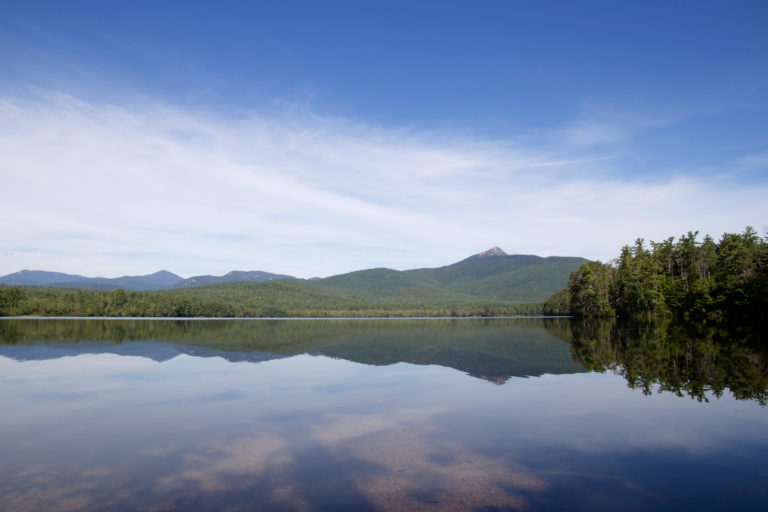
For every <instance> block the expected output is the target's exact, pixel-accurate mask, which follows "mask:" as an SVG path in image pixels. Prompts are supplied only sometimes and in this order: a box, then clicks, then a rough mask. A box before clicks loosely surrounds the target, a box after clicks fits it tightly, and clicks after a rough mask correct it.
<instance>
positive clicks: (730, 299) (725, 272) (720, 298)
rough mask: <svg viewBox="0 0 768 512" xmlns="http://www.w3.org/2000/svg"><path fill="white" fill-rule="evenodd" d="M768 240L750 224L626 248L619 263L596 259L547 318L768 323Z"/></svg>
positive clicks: (554, 299) (553, 301)
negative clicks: (717, 238) (714, 235)
mask: <svg viewBox="0 0 768 512" xmlns="http://www.w3.org/2000/svg"><path fill="white" fill-rule="evenodd" d="M767 263H768V238H766V237H760V236H758V234H757V232H756V231H755V230H754V229H753V228H751V227H747V228H746V229H745V230H744V231H743V232H742V233H725V234H724V235H723V236H722V238H721V239H720V241H719V242H715V241H714V240H713V239H712V237H710V236H709V235H707V236H705V237H704V238H703V240H701V241H699V240H698V232H690V231H689V232H688V233H687V234H685V235H683V236H681V237H679V238H678V239H677V240H675V239H674V237H671V238H667V239H666V240H664V241H662V242H653V241H652V242H651V243H650V247H646V245H645V243H644V240H643V239H638V240H637V241H635V244H634V245H633V246H624V247H623V248H622V249H621V254H620V255H619V257H618V258H617V259H616V260H613V261H610V262H608V263H602V262H600V261H590V262H587V263H584V264H583V265H581V266H580V267H579V268H578V269H577V270H576V271H574V272H573V273H571V275H570V279H569V281H568V287H567V288H566V289H564V290H561V291H559V292H557V293H556V294H554V295H552V296H551V297H550V298H549V299H547V301H546V303H545V305H544V312H545V314H564V315H573V316H576V317H581V318H620V319H637V318H641V317H649V318H650V317H662V316H670V317H675V318H717V319H730V320H737V319H745V318H748V319H749V320H750V321H753V322H759V323H764V322H765V321H766V309H768V268H766V264H767Z"/></svg>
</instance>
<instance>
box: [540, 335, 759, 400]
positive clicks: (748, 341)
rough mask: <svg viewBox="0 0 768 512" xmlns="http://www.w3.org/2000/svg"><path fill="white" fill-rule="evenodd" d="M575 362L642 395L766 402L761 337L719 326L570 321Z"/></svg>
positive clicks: (560, 336) (564, 337)
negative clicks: (622, 380) (610, 376)
mask: <svg viewBox="0 0 768 512" xmlns="http://www.w3.org/2000/svg"><path fill="white" fill-rule="evenodd" d="M559 328H560V331H559V332H557V333H555V332H552V334H554V335H556V336H558V337H559V338H561V339H566V338H568V337H569V338H570V341H571V347H572V348H571V350H572V351H573V358H574V360H575V361H577V362H578V363H580V364H581V365H582V366H583V367H584V368H586V369H587V370H590V371H596V372H604V371H607V370H611V371H613V372H615V373H617V374H619V375H622V376H623V377H624V378H625V379H626V380H627V384H628V386H629V387H630V388H633V389H635V388H639V389H641V390H642V391H643V393H644V394H646V395H650V394H652V393H653V392H654V390H656V392H659V393H660V392H663V391H668V392H672V393H674V394H676V395H677V396H680V397H683V396H690V397H691V398H694V399H696V400H698V401H701V402H707V401H709V398H710V397H712V396H714V397H718V398H719V397H720V396H722V394H723V393H724V392H725V391H726V390H729V391H730V392H731V393H732V394H733V396H734V397H735V398H737V399H739V400H755V401H757V402H759V403H760V404H761V405H765V404H766V402H767V401H768V350H767V349H766V347H768V344H766V340H765V333H763V332H759V331H758V332H756V331H755V330H753V329H749V328H746V327H743V326H733V325H724V324H721V323H713V324H707V323H704V322H698V323H676V322H675V323H673V322H669V321H659V322H653V323H643V324H619V323H616V322H611V321H602V322H601V321H574V322H573V323H572V324H571V325H570V333H564V332H562V326H559Z"/></svg>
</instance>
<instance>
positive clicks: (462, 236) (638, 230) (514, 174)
mask: <svg viewBox="0 0 768 512" xmlns="http://www.w3.org/2000/svg"><path fill="white" fill-rule="evenodd" d="M592 138H593V139H594V136H593V137H592ZM602 140H604V141H609V140H610V137H609V138H607V139H606V138H605V137H602ZM543 144H544V143H543V142H542V143H540V144H539V147H534V146H529V147H527V148H524V149H523V148H521V147H520V146H519V144H516V143H515V141H509V140H507V141H505V140H482V139H479V138H475V139H468V138H466V137H462V136H459V135H456V134H452V133H444V132H435V133H419V132H415V131H413V130H394V129H383V128H377V127H375V126H369V125H365V124H362V123H355V122H351V121H346V120H339V119H324V118H318V117H315V116H311V115H293V116H289V115H286V116H284V117H276V116H264V115H258V114H252V115H247V116H243V117H241V118H239V119H232V118H227V117H223V116H222V117H217V116H216V115H213V114H210V113H202V112H195V111H192V110H186V111H185V110H182V109H179V108H174V107H171V106H168V105H163V104H158V103H151V102H135V101H134V102H132V103H131V104H130V105H128V106H120V105H115V104H103V103H102V104H99V103H89V102H85V101H82V100H79V99H76V98H72V97H68V96H64V95H59V94H55V93H35V94H33V95H30V96H27V97H25V98H22V97H19V96H6V97H5V98H2V99H0V182H1V183H2V189H3V201H2V204H0V274H5V273H9V272H13V271H16V270H19V269H20V268H42V269H47V270H59V271H66V272H74V273H81V274H85V275H96V274H101V275H107V276H114V275H120V274H125V273H129V274H138V273H147V272H152V271H155V270H157V269H159V268H166V269H168V270H171V271H175V272H178V273H181V274H182V275H192V274H199V273H223V272H226V271H228V270H231V269H246V270H247V269H260V270H267V271H272V272H283V273H291V274H294V275H298V276H302V277H309V276H312V275H330V274H333V273H340V272H345V271H350V270H354V269H359V268H367V267H373V266H389V267H394V268H412V267H417V266H432V265H443V264H448V263H451V262H453V261H456V260H457V259H460V258H463V257H466V256H467V255H469V254H471V253H473V252H478V251H480V250H484V249H487V248H488V247H490V246H492V245H499V246H501V247H503V248H504V249H505V250H507V251H508V252H513V253H534V254H541V255H552V254H559V255H579V256H585V257H589V258H600V259H609V258H611V257H614V256H615V255H616V254H617V253H618V250H619V247H620V246H621V245H623V244H626V243H631V242H632V241H633V240H634V239H635V238H636V237H645V238H647V239H662V238H666V237H667V236H670V235H679V234H682V233H683V232H685V231H688V230H690V229H694V230H696V229H698V230H700V231H702V232H709V233H711V234H713V235H714V236H719V234H721V233H722V232H724V231H734V230H741V229H742V228H743V227H744V226H746V225H747V224H754V225H758V226H759V225H763V224H764V223H765V218H766V213H767V212H766V207H765V201H764V197H766V193H767V192H768V190H766V188H768V187H766V186H765V185H759V186H755V185H754V184H752V185H751V186H749V187H747V186H743V187H742V186H739V185H737V184H733V183H730V184H725V183H722V182H705V181H700V180H697V179H695V178H693V177H691V178H675V179H670V180H667V181H656V182H644V181H642V180H639V179H638V180H636V181H627V180H620V179H618V178H611V176H618V175H620V174H618V173H614V172H613V171H616V170H619V168H618V166H620V165H621V162H620V161H619V160H617V159H608V160H606V159H605V157H606V155H605V154H604V153H603V154H594V155H586V156H585V155H584V154H583V151H582V152H581V153H579V154H578V155H573V154H569V153H568V152H567V151H566V150H557V149H550V148H545V147H544V146H543ZM679 175H684V174H679Z"/></svg>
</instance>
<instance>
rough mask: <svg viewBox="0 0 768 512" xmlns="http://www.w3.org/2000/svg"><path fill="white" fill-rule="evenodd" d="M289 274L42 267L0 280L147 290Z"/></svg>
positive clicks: (252, 279)
mask: <svg viewBox="0 0 768 512" xmlns="http://www.w3.org/2000/svg"><path fill="white" fill-rule="evenodd" d="M290 277H292V276H287V275H282V274H270V273H269V272H261V271H258V270H253V271H250V272H244V271H241V270H234V271H232V272H229V273H228V274H226V275H223V276H195V277H190V278H189V279H184V278H183V277H181V276H178V275H176V274H174V273H172V272H168V271H167V270H161V271H159V272H155V273H154V274H149V275H146V276H122V277H115V278H108V277H84V276H80V275H76V274H64V273H61V272H47V271H44V270H21V271H19V272H14V273H13V274H8V275H7V276H2V277H0V284H8V285H17V286H53V287H57V288H81V289H87V290H117V289H118V288H122V289H124V290H133V291H151V290H167V289H171V288H189V287H192V286H205V285H209V284H216V283H227V282H260V281H272V280H274V279H285V278H290Z"/></svg>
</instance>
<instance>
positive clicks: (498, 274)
mask: <svg viewBox="0 0 768 512" xmlns="http://www.w3.org/2000/svg"><path fill="white" fill-rule="evenodd" d="M586 261H587V260H586V259H584V258H576V257H561V256H551V257H548V258H543V257H541V256H534V255H523V254H514V255H510V254H507V253H506V252H504V251H503V250H501V249H500V248H498V247H493V248H491V249H489V250H487V251H485V252H481V253H478V254H475V255H473V256H470V257H469V258H466V259H464V260H461V261H459V262H457V263H453V264H451V265H446V266H444V267H439V268H421V269H414V270H404V271H398V270H392V269H385V268H376V269H368V270H359V271H356V272H350V273H347V274H340V275H337V276H332V277H327V278H325V279H319V280H314V281H312V282H311V284H312V286H315V287H316V288H320V289H323V290H329V291H334V292H340V293H343V294H346V295H352V296H358V297H369V296H372V297H376V298H378V299H387V298H391V299H392V300H403V299H409V300H414V301H419V300H420V301H427V302H445V303H453V302H463V303H472V302H478V301H486V302H487V301H490V300H492V301H500V302H543V301H544V300H546V299H547V298H548V297H549V296H550V295H552V294H553V293H555V292H557V291H559V290H561V289H563V287H565V286H566V285H567V283H568V277H569V276H570V274H571V272H573V271H574V270H576V269H577V268H578V267H579V266H581V264H582V263H585V262H586Z"/></svg>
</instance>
